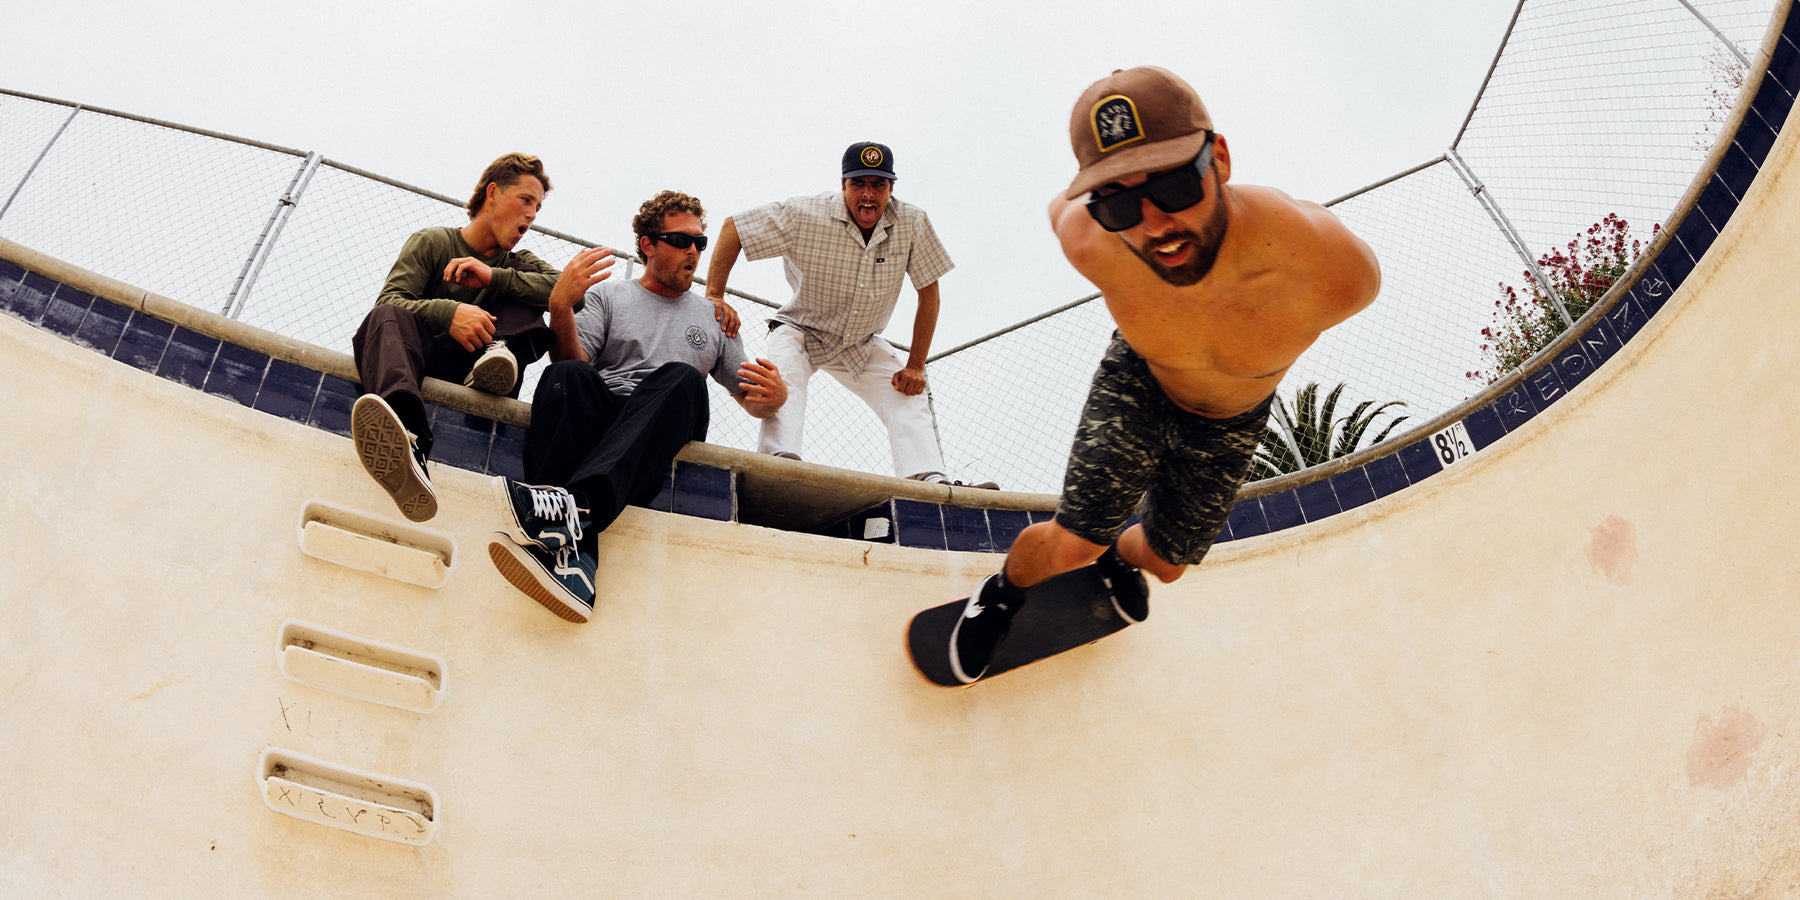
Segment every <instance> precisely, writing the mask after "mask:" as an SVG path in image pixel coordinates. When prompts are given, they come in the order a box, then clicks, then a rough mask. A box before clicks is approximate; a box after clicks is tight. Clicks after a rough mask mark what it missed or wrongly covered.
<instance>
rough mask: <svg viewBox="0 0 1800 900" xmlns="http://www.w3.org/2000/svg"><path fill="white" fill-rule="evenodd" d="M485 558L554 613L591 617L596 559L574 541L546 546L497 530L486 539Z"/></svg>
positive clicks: (581, 619) (582, 618) (579, 618)
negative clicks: (526, 542) (518, 540)
mask: <svg viewBox="0 0 1800 900" xmlns="http://www.w3.org/2000/svg"><path fill="white" fill-rule="evenodd" d="M488 558H489V559H491V560H493V562H494V568H495V569H498V570H499V571H500V577H502V578H505V579H506V580H507V582H508V583H509V584H511V585H512V586H513V587H516V588H518V589H519V590H520V591H521V592H523V593H524V594H525V596H527V597H530V598H531V599H533V600H536V601H537V602H538V603H540V604H542V605H543V607H544V608H545V609H547V610H549V611H551V612H553V613H555V614H556V615H557V616H559V617H561V618H563V619H567V620H568V621H570V622H576V623H582V622H586V621H587V620H588V619H590V618H592V617H593V615H594V570H595V569H597V568H598V567H599V563H598V560H596V559H594V557H593V556H592V555H590V554H587V553H583V552H582V551H581V550H580V548H578V547H576V546H575V545H574V544H570V545H569V546H567V547H564V548H562V549H560V550H545V549H543V548H542V547H533V546H529V545H521V544H518V543H515V542H514V541H513V539H512V537H510V536H509V535H507V534H505V533H503V532H498V531H496V532H494V536H493V538H491V539H490V540H489V541H488Z"/></svg>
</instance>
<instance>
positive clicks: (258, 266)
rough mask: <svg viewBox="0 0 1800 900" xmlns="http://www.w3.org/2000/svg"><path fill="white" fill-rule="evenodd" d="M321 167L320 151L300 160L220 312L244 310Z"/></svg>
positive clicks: (228, 314) (229, 314) (230, 314)
mask: <svg viewBox="0 0 1800 900" xmlns="http://www.w3.org/2000/svg"><path fill="white" fill-rule="evenodd" d="M318 170H319V154H317V153H308V154H307V155H306V159H304V160H302V161H301V162H300V169H299V170H298V171H296V172H295V173H294V180H292V181H290V182H288V187H287V192H286V193H284V194H282V195H281V199H279V200H277V201H275V211H274V212H272V213H270V214H269V221H267V222H265V223H263V230H262V234H260V235H258V236H257V238H256V246H254V247H252V248H250V258H249V259H246V260H244V268H243V269H242V270H240V271H239V272H238V277H237V283H236V284H234V285H232V287H231V296H229V297H226V298H225V306H224V307H223V308H221V309H220V310H219V313H220V314H221V315H224V316H226V317H227V318H232V319H235V318H237V317H238V315H239V314H240V313H242V312H243V311H244V303H245V302H246V301H248V300H249V299H250V290H251V289H252V288H254V287H255V286H256V277H257V276H258V275H260V274H262V267H263V263H266V262H268V261H269V254H270V253H271V252H273V251H274V249H275V241H276V239H277V238H279V237H281V229H282V227H283V226H285V225H287V220H288V215H289V214H290V213H292V212H293V209H294V206H295V205H297V204H298V203H299V202H300V195H301V194H302V193H305V191H306V186H307V185H308V184H309V183H311V182H312V176H313V173H314V172H317V171H318Z"/></svg>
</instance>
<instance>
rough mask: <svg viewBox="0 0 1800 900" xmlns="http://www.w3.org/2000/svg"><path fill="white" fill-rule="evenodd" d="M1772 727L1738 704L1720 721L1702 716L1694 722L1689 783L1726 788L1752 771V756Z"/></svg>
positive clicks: (1689, 762) (1688, 767) (1688, 770)
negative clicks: (1765, 724) (1764, 724)
mask: <svg viewBox="0 0 1800 900" xmlns="http://www.w3.org/2000/svg"><path fill="white" fill-rule="evenodd" d="M1768 733H1769V730H1768V729H1767V728H1765V727H1763V724H1762V723H1761V722H1758V721H1757V720H1756V717H1755V716H1753V715H1751V714H1750V713H1748V712H1745V711H1744V710H1742V709H1739V708H1737V707H1735V706H1733V707H1729V708H1727V709H1726V710H1725V712H1724V713H1723V714H1721V715H1720V716H1719V720H1718V721H1717V722H1715V721H1713V719H1712V717H1711V716H1701V717H1700V721H1699V722H1697V723H1695V725H1694V743H1693V746H1691V747H1689V748H1688V755H1687V777H1688V783H1689V784H1691V785H1693V786H1695V787H1709V788H1715V789H1717V790H1724V789H1726V788H1728V787H1731V786H1732V785H1734V784H1737V783H1738V781H1740V780H1741V779H1743V777H1744V773H1746V772H1748V771H1750V758H1751V756H1753V755H1754V754H1755V753H1756V748H1757V746H1758V745H1760V744H1761V743H1762V742H1763V738H1765V737H1767V736H1768Z"/></svg>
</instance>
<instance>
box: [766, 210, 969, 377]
mask: <svg viewBox="0 0 1800 900" xmlns="http://www.w3.org/2000/svg"><path fill="white" fill-rule="evenodd" d="M731 218H732V222H733V223H734V224H736V226H737V233H738V239H739V241H740V242H742V244H743V248H744V258H745V259H768V258H770V257H773V256H780V257H782V262H783V265H784V266H785V269H786V273H787V280H788V284H789V286H791V287H793V289H794V299H793V300H792V301H790V302H789V303H788V305H786V306H784V307H782V308H781V309H780V310H779V311H777V312H776V313H775V318H776V319H777V320H778V321H781V322H784V323H786V324H788V325H792V326H794V327H796V328H799V329H800V330H801V332H802V333H803V334H804V335H805V342H806V355H807V358H808V359H810V360H812V362H813V364H814V365H819V364H823V363H826V362H830V361H833V360H837V361H841V362H842V363H843V364H845V365H847V366H848V367H849V368H850V369H851V371H854V372H861V371H862V367H863V365H864V364H866V363H867V362H868V360H869V350H868V347H867V342H868V339H869V337H870V336H871V335H873V334H875V333H876V332H878V331H880V330H881V329H883V328H886V327H887V324H888V319H889V318H891V317H892V316H893V314H894V306H895V304H896V303H898V301H899V299H900V285H901V282H902V280H903V279H904V278H906V277H910V278H912V283H913V289H914V290H918V289H920V288H923V287H925V286H927V285H930V284H932V283H934V282H936V281H937V280H938V279H939V278H941V277H943V275H944V273H945V272H948V271H950V270H951V269H952V268H955V266H956V264H955V263H953V262H951V261H950V254H948V253H946V252H945V251H944V245H943V244H942V243H940V242H939V241H938V237H937V232H935V231H933V230H932V229H931V219H930V218H928V217H927V216H926V215H925V211H924V210H922V209H920V208H918V207H916V206H913V205H911V204H908V203H905V202H903V201H901V200H898V199H891V200H889V201H888V207H887V210H886V211H885V212H883V213H882V215H881V221H880V222H878V223H876V225H875V230H874V231H873V232H871V233H870V235H869V240H868V243H867V244H866V245H865V244H864V243H863V236H862V229H860V228H858V227H856V223H855V222H854V221H853V220H852V219H851V218H850V212H849V210H848V209H846V208H845V206H844V195H843V194H842V193H839V192H836V191H832V192H828V193H824V194H819V195H818V196H816V197H793V198H790V199H788V200H783V201H779V202H776V203H770V204H768V205H766V206H758V207H756V208H755V209H750V210H746V211H744V212H741V213H738V214H736V215H734V216H732V217H731Z"/></svg>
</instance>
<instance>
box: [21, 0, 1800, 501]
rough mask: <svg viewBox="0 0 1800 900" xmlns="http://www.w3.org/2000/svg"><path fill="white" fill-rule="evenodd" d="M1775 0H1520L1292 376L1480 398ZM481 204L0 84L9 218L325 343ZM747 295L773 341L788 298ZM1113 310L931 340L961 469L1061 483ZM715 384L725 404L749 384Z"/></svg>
mask: <svg viewBox="0 0 1800 900" xmlns="http://www.w3.org/2000/svg"><path fill="white" fill-rule="evenodd" d="M1771 9H1772V7H1771V5H1770V3H1769V0H1611V2H1608V0H1522V2H1521V3H1520V5H1519V8H1518V10H1517V12H1516V14H1515V17H1514V21H1513V25H1512V27H1511V29H1510V31H1509V33H1508V34H1507V35H1506V37H1505V41H1504V43H1503V46H1502V49H1501V52H1500V53H1499V54H1498V55H1497V57H1496V59H1495V61H1494V65H1493V68H1492V70H1491V72H1490V74H1489V77H1488V80H1487V82H1486V84H1485V85H1484V86H1483V88H1482V90H1481V91H1480V93H1479V95H1478V97H1477V98H1476V99H1475V101H1474V103H1473V105H1472V107H1471V110H1470V112H1469V115H1468V117H1467V120H1466V121H1465V122H1464V123H1463V125H1462V128H1461V130H1460V131H1459V132H1457V134H1456V137H1455V139H1454V140H1453V142H1452V143H1451V145H1450V147H1449V149H1448V150H1447V151H1446V152H1445V154H1444V155H1443V156H1442V157H1440V158H1438V159H1436V160H1431V161H1427V162H1424V163H1423V164H1422V165H1420V166H1418V167H1416V168H1414V169H1412V170H1410V171H1408V172H1405V173H1401V174H1399V175H1397V176H1395V177H1393V178H1391V179H1388V180H1386V181H1384V182H1381V183H1378V184H1376V185H1373V186H1370V187H1368V188H1365V189H1362V190H1360V191H1356V192H1354V193H1351V194H1349V195H1346V196H1345V197H1343V198H1340V199H1338V200H1336V201H1333V202H1332V203H1331V204H1328V205H1329V206H1331V207H1332V209H1333V211H1334V212H1335V213H1336V214H1337V215H1338V216H1339V218H1341V219H1342V220H1343V221H1344V222H1345V224H1346V225H1348V226H1349V227H1350V228H1351V230H1353V231H1354V232H1356V233H1357V234H1358V235H1360V236H1361V237H1362V238H1363V239H1364V240H1366V241H1368V242H1369V244H1370V245H1371V246H1372V247H1373V248H1374V249H1375V252H1376V255H1377V256H1378V257H1379V259H1380V260H1381V264H1382V276H1383V284H1382V291H1381V295H1380V297H1379V298H1378V299H1377V300H1376V302H1375V304H1374V305H1373V306H1372V307H1371V308H1370V309H1369V310H1368V311H1366V312H1365V313H1363V314H1362V315H1359V316H1357V317H1356V318H1354V319H1352V320H1351V321H1349V322H1348V323H1346V324H1344V325H1342V326H1340V327H1338V328H1336V329H1334V330H1332V331H1331V332H1329V333H1327V334H1326V335H1325V336H1324V337H1323V338H1322V339H1320V341H1319V342H1318V343H1317V344H1316V345H1315V346H1314V347H1313V348H1312V349H1311V350H1310V351H1308V353H1307V354H1306V355H1305V356H1304V357H1302V359H1301V360H1300V361H1299V362H1298V363H1297V364H1296V365H1295V366H1294V367H1293V369H1292V370H1291V371H1290V372H1289V374H1288V376H1287V378H1286V379H1285V380H1284V381H1283V384H1282V386H1281V387H1280V389H1279V391H1278V393H1279V394H1280V395H1281V396H1282V397H1284V398H1289V399H1290V400H1291V398H1292V397H1293V395H1294V393H1295V392H1296V391H1297V390H1298V389H1299V388H1300V387H1301V386H1303V385H1305V384H1307V383H1309V382H1317V383H1319V384H1320V385H1321V389H1322V391H1324V390H1329V389H1330V388H1331V387H1333V386H1335V385H1337V384H1339V383H1344V384H1346V385H1347V387H1346V389H1345V392H1344V403H1343V405H1342V407H1341V408H1348V407H1350V406H1353V405H1354V404H1355V403H1358V402H1361V401H1363V400H1372V401H1375V402H1376V403H1377V404H1380V403H1386V402H1388V401H1395V400H1398V401H1402V402H1404V403H1405V404H1406V405H1405V407H1404V409H1399V410H1394V411H1391V414H1394V415H1406V416H1408V417H1409V418H1410V420H1411V421H1412V422H1413V423H1417V424H1422V423H1424V422H1425V421H1427V420H1429V419H1430V418H1431V417H1433V416H1435V415H1437V414H1438V413H1441V412H1444V411H1445V410H1448V409H1449V408H1451V407H1453V406H1455V405H1456V404H1458V403H1460V402H1461V401H1463V400H1464V399H1467V398H1468V397H1471V396H1473V395H1475V394H1477V393H1479V392H1480V391H1481V390H1482V387H1483V385H1482V383H1481V382H1479V381H1477V380H1474V379H1471V378H1470V377H1469V373H1471V372H1474V371H1476V370H1478V369H1480V368H1481V367H1482V365H1483V363H1484V359H1483V355H1482V352H1481V349H1480V347H1481V344H1482V335H1481V331H1482V329H1483V328H1484V327H1487V326H1489V325H1490V324H1492V323H1493V316H1494V313H1495V301H1496V300H1497V299H1498V298H1499V296H1500V285H1501V284H1502V283H1505V284H1511V285H1515V286H1520V287H1523V286H1524V285H1526V284H1527V283H1528V279H1529V278H1530V277H1531V276H1530V275H1529V274H1528V273H1527V272H1526V270H1527V268H1528V267H1529V264H1530V262H1531V261H1534V260H1535V259H1536V258H1537V257H1538V256H1540V255H1542V254H1544V253H1547V252H1551V251H1554V250H1557V249H1559V248H1561V247H1563V246H1564V245H1565V244H1567V243H1568V241H1569V240H1571V239H1572V238H1574V237H1575V236H1576V235H1578V234H1581V233H1582V232H1584V231H1585V230H1586V229H1587V228H1588V227H1589V226H1590V225H1593V224H1594V223H1596V222H1599V221H1600V220H1601V219H1602V218H1603V217H1605V216H1606V215H1608V214H1609V213H1612V214H1618V215H1620V216H1622V217H1624V218H1625V219H1626V220H1627V221H1629V222H1630V224H1631V226H1632V230H1633V232H1634V233H1635V234H1636V235H1637V236H1639V237H1641V238H1648V237H1649V236H1650V232H1651V228H1652V226H1653V225H1657V224H1660V223H1661V222H1662V220H1663V218H1664V217H1665V216H1667V215H1668V213H1669V212H1670V211H1671V210H1672V209H1673V207H1674V205H1675V203H1676V202H1677V201H1678V200H1679V199H1680V197H1681V195H1682V193H1683V192H1684V191H1685V190H1686V188H1687V186H1688V184H1689V182H1690V181H1691V180H1692V178H1693V176H1694V174H1695V172H1696V171H1697V169H1698V167H1699V165H1700V164H1701V163H1702V161H1703V160H1704V159H1705V156H1706V154H1707V151H1708V150H1709V149H1710V148H1711V144H1712V139H1713V134H1714V132H1715V130H1716V129H1717V127H1718V126H1719V124H1720V122H1721V121H1722V119H1723V115H1724V112H1725V111H1726V110H1728V109H1729V106H1730V104H1731V103H1732V102H1733V101H1734V100H1735V98H1736V93H1737V88H1736V84H1735V83H1734V82H1733V80H1732V79H1733V78H1734V73H1736V77H1741V71H1742V65H1743V63H1742V60H1743V59H1744V58H1747V57H1750V56H1752V55H1753V54H1754V53H1755V50H1756V48H1757V47H1758V46H1760V43H1761V41H1762V37H1763V32H1764V30H1765V28H1766V27H1767V24H1768V21H1769V18H1770V13H1771ZM1170 64H1172V65H1174V67H1175V68H1177V69H1179V68H1180V65H1179V61H1173V62H1172V63H1170ZM1454 124H1455V123H1446V130H1447V131H1448V129H1449V128H1450V126H1452V125H1454ZM462 203H463V200H462V199H461V198H451V197H446V196H443V195H440V194H435V193H432V192H429V191H424V190H420V189H417V188H413V187H409V186H407V185H403V184H399V183H397V182H393V181H390V180H388V179H385V178H381V177H380V176H377V175H374V174H371V173H368V172H363V171H360V170H357V169H354V168H351V167H349V166H345V165H342V164H339V163H335V162H333V161H331V160H329V159H323V158H321V157H319V156H317V155H316V154H309V153H306V152H303V151H299V150H293V149H287V148H282V147H274V146H269V145H266V144H260V143H256V142H252V141H246V140H242V139H238V138H231V137H227V136H224V135H218V134H212V133H208V132H203V131H199V130H195V129H191V128H186V127H183V126H178V125H173V124H170V123H165V122H157V121H154V120H148V119H144V118H141V117H137V116H132V115H129V114H125V113H120V112H114V111H109V110H99V109H90V108H85V107H80V106H77V105H74V104H70V103H67V102H64V101H60V100H53V99H49V98H43V97H36V96H32V95H27V94H19V93H14V92H5V91H0V236H4V237H6V238H8V239H10V240H13V241H16V242H18V243H20V244H23V245H25V246H28V247H31V248H32V249H35V250H38V251H40V252H43V253H46V254H48V255H50V256H54V257H57V258H60V259H63V260H66V261H68V262H70V263H73V264H75V265H79V266H82V267H84V268H87V269H91V270H93V271H95V272H98V273H100V274H103V275H107V276H110V277H112V278H116V279H118V280H120V281H123V282H126V283H129V284H133V285H136V286H139V287H142V288H145V289H147V290H150V291H152V292H155V293H158V294H163V295H165V296H168V297H172V298H175V299H177V300H181V301H183V302H186V303H189V304H192V305H194V306H197V307H200V308H204V309H209V310H212V311H216V312H221V313H224V314H227V315H231V316H233V317H236V318H238V319H240V320H242V321H244V322H246V323H248V324H252V325H256V326H258V327H261V328H265V329H268V330H270V331H274V332H277V333H280V334H283V335H286V336H289V337H293V338H297V339H300V340H304V341H308V342H310V343H314V344H317V345H319V346H322V347H326V348H328V349H332V350H337V351H341V352H345V353H348V352H349V350H350V347H349V340H350V335H351V334H352V333H353V332H354V331H355V329H356V326H357V323H358V322H360V321H361V319H362V316H363V315H364V314H365V313H366V312H367V311H368V309H369V306H370V304H371V303H372V301H373V299H374V296H375V294H376V292H377V291H378V290H379V288H380V285H381V283H382V281H383V280H384V279H385V277H386V275H387V271H388V268H389V266H390V265H391V264H392V262H393V257H394V254H395V253H396V252H397V251H398V248H399V247H400V245H401V244H402V242H403V241H404V240H405V238H406V236H407V235H409V234H411V233H412V232H414V231H417V230H418V229H420V228H424V227H427V226H432V225H453V226H460V225H461V224H463V223H465V222H466V221H467V217H466V215H465V213H464V212H463V209H462ZM594 243H596V242H593V241H588V240H583V239H580V238H576V237H573V236H570V235H565V234H560V233H557V232H554V231H550V230H548V229H543V228H535V229H534V230H533V231H532V232H531V234H529V235H527V237H526V239H525V240H524V241H523V242H522V243H521V245H520V246H521V247H523V248H524V249H527V250H530V251H531V252H533V253H535V254H537V255H538V256H540V257H542V258H544V259H545V260H547V261H549V262H551V263H552V264H555V265H561V264H562V263H563V262H565V261H567V260H568V259H569V258H570V257H571V256H573V255H574V254H575V252H576V251H577V250H578V249H579V248H581V247H584V246H591V245H592V244H594ZM598 243H605V244H607V246H629V242H613V241H599V242H598ZM621 274H625V275H626V277H629V276H630V273H629V272H625V273H621ZM615 277H616V276H615ZM739 296H740V299H739V301H738V302H737V303H736V306H737V308H738V311H739V313H740V314H741V315H742V316H743V319H744V327H743V332H742V333H743V335H744V338H745V342H746V350H747V352H749V353H750V354H751V355H752V356H755V355H758V354H760V353H761V348H762V342H763V338H764V336H765V335H766V333H767V329H766V327H765V323H766V322H767V320H768V318H769V316H770V315H771V314H772V312H773V311H774V307H775V304H772V303H769V302H768V301H766V300H761V299H759V298H752V297H747V296H745V295H739ZM1111 330H1112V322H1111V319H1110V317H1109V316H1108V315H1107V312H1106V309H1105V306H1104V304H1103V303H1101V302H1100V301H1099V300H1098V299H1097V298H1095V297H1087V298H1072V302H1070V303H1069V304H1068V305H1066V306H1064V307H1061V308H1059V309H1057V310H1053V311H1051V312H1049V313H1046V314H1044V315H1041V316H1038V317H1036V318H1033V319H1031V320H1028V321H1026V322H1022V323H1020V324H1018V325H1015V326H1012V327H1011V328H1008V329H1005V330H1003V331H1001V332H998V333H996V334H994V335H991V336H989V337H987V338H983V339H981V340H978V341H973V342H970V343H968V344H964V345H962V346H960V347H956V348H952V349H950V350H947V351H944V352H942V353H940V354H938V355H937V356H936V357H934V358H933V360H932V361H931V363H930V366H929V370H928V375H929V378H930V381H931V384H932V396H933V406H934V410H935V412H936V415H937V422H938V433H939V441H940V443H941V445H942V447H943V450H944V455H945V460H946V462H947V465H948V467H949V469H950V470H951V474H952V475H953V476H955V475H958V474H963V473H967V474H969V475H979V476H981V477H984V478H993V479H995V480H997V481H999V482H1000V483H1001V484H1003V485H1004V486H1006V487H1007V488H1009V489H1014V490H1027V491H1039V492H1055V491H1057V490H1059V489H1060V487H1061V477H1062V468H1063V464H1064V461H1065V460H1066V457H1067V455H1068V449H1069V444H1070V441H1071V440H1072V438H1073V436H1074V432H1075V424H1076V420H1077V416H1078V414H1079V412H1080V409H1081V404H1082V401H1083V399H1084V398H1085V396H1086V392H1087V381H1088V378H1089V377H1090V376H1091V374H1092V372H1093V368H1094V366H1095V365H1096V364H1097V363H1098V361H1099V359H1100V355H1101V353H1102V351H1103V350H1104V348H1105V346H1106V342H1107V340H1108V338H1109V336H1110V333H1111ZM540 368H541V367H536V366H534V367H533V368H532V369H531V370H529V371H528V373H527V383H526V385H525V388H524V396H526V397H527V398H529V396H530V389H531V386H532V384H533V383H535V379H536V375H537V372H538V371H539V369H540ZM713 390H714V392H715V396H714V398H713V400H714V404H715V408H719V407H720V406H721V405H722V404H729V403H730V402H731V401H730V400H729V399H727V398H726V397H725V395H724V392H723V391H722V390H721V389H719V388H718V387H717V386H716V385H714V386H713ZM807 420H808V426H807V431H808V440H807V446H808V458H809V459H810V460H811V461H813V462H819V463H824V464H827V465H834V466H840V467H843V468H849V469H857V470H862V471H871V472H886V471H888V470H889V468H890V459H889V454H888V449H887V442H886V439H885V435H884V433H883V430H882V428H881V426H880V424H879V423H878V422H877V421H876V420H875V417H874V415H873V414H872V413H870V412H869V411H868V410H867V408H865V407H864V406H863V405H862V403H861V402H860V401H858V400H857V399H856V398H855V397H854V396H852V395H851V394H850V393H849V392H848V391H845V390H844V389H843V388H842V387H840V386H839V385H837V383H836V382H835V381H833V380H831V379H829V378H824V377H821V378H816V379H815V380H814V382H813V386H812V397H811V401H810V403H809V404H808V411H807ZM756 429H757V426H756V423H755V422H754V421H752V420H749V419H748V418H747V417H743V416H715V417H714V419H713V431H712V434H711V436H710V439H711V440H712V441H713V442H714V443H719V444H724V445H728V446H734V447H741V448H754V447H755V442H756ZM1377 430H1378V429H1377ZM1402 433H1403V432H1402ZM1398 437H1400V435H1399V434H1397V435H1395V438H1398Z"/></svg>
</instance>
